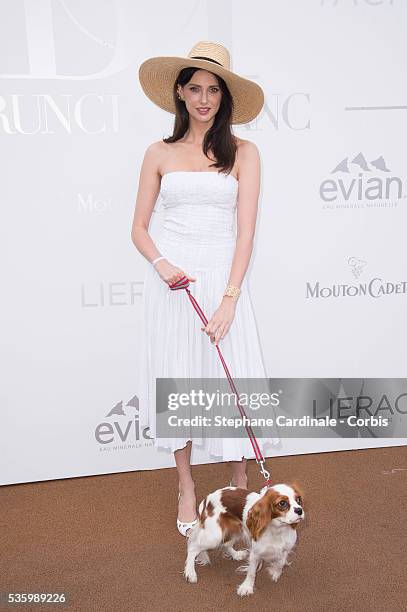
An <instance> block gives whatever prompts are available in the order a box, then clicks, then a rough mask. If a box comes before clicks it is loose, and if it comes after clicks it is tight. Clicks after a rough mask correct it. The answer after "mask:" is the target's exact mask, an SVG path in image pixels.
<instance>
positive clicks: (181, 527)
mask: <svg viewBox="0 0 407 612" xmlns="http://www.w3.org/2000/svg"><path fill="white" fill-rule="evenodd" d="M180 497H181V493H178V501H179V498H180ZM197 524H198V517H197V518H196V519H194V520H193V521H191V522H190V523H183V522H182V521H180V520H179V518H177V529H178V531H179V532H180V534H181V535H182V536H184V537H185V538H188V537H189V536H188V531H189V530H190V529H192V527H195V525H197Z"/></svg>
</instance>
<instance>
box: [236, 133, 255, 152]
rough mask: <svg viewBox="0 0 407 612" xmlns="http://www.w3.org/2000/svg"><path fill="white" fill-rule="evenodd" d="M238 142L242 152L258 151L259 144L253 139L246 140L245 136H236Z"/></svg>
mask: <svg viewBox="0 0 407 612" xmlns="http://www.w3.org/2000/svg"><path fill="white" fill-rule="evenodd" d="M235 140H236V144H237V147H238V150H239V153H240V152H244V153H246V151H256V150H257V145H256V144H255V143H254V142H252V141H251V140H246V139H244V138H238V137H237V136H235Z"/></svg>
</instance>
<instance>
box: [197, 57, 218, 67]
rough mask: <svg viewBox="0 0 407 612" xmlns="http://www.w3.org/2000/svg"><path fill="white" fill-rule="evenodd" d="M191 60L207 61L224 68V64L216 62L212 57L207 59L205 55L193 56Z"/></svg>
mask: <svg viewBox="0 0 407 612" xmlns="http://www.w3.org/2000/svg"><path fill="white" fill-rule="evenodd" d="M191 59H202V60H207V61H208V62H215V64H218V65H219V66H222V64H221V63H220V62H217V61H216V60H214V59H212V58H211V57H205V56H204V55H191Z"/></svg>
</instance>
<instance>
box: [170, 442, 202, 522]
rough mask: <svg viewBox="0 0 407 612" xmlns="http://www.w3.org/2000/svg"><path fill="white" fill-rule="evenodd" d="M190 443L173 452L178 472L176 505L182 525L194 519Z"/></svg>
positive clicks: (194, 507)
mask: <svg viewBox="0 0 407 612" xmlns="http://www.w3.org/2000/svg"><path fill="white" fill-rule="evenodd" d="M191 450H192V442H191V441H188V442H187V445H186V446H185V447H184V448H181V449H179V450H176V451H175V452H174V458H175V463H176V466H177V471H178V489H179V492H180V493H181V497H180V499H179V504H178V518H179V520H180V521H181V522H183V523H189V522H191V521H193V520H194V519H196V515H197V512H196V497H195V483H194V481H193V479H192V474H191Z"/></svg>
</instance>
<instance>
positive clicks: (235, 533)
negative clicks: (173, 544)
mask: <svg viewBox="0 0 407 612" xmlns="http://www.w3.org/2000/svg"><path fill="white" fill-rule="evenodd" d="M304 518H305V513H304V500H303V494H302V492H301V491H300V489H299V487H298V485H297V484H290V485H289V484H276V485H273V486H272V487H263V489H261V491H260V493H256V492H250V491H247V490H246V489H239V488H237V487H225V488H223V489H218V490H217V491H214V492H213V493H210V494H209V495H208V496H207V497H206V498H205V499H204V500H202V501H201V503H200V504H199V522H198V524H197V525H195V527H193V529H192V530H191V531H190V532H189V537H188V539H187V544H188V554H187V558H186V562H185V568H184V576H185V578H186V579H187V580H188V581H189V582H197V579H198V578H197V575H196V571H195V561H196V562H197V563H198V564H199V565H207V564H208V563H210V559H209V555H208V552H207V551H208V550H211V549H214V548H218V547H220V546H223V547H224V549H225V553H226V556H228V557H230V558H231V559H234V560H235V561H241V560H243V559H247V558H248V563H247V565H244V566H241V567H239V568H238V571H245V572H246V578H245V579H244V581H243V582H242V584H241V585H240V586H239V588H238V589H237V593H238V595H240V596H242V597H243V596H244V595H251V594H252V593H253V589H254V582H255V578H256V572H257V570H258V569H260V567H261V566H262V564H263V561H264V562H265V563H266V565H267V571H268V573H269V575H270V577H271V579H272V580H274V581H275V582H276V581H277V580H278V579H279V578H280V576H281V573H282V571H283V568H284V566H285V565H291V563H288V562H287V557H288V555H289V553H290V552H291V551H292V550H293V548H294V546H295V544H296V541H297V531H296V528H297V526H298V524H299V523H300V522H301V521H302V520H303V519H304ZM239 540H241V541H244V542H245V543H246V545H247V546H248V549H247V550H239V551H238V550H235V549H234V548H233V545H234V544H236V543H237V542H238V541H239Z"/></svg>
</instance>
